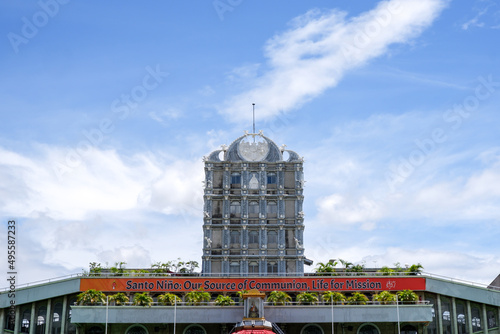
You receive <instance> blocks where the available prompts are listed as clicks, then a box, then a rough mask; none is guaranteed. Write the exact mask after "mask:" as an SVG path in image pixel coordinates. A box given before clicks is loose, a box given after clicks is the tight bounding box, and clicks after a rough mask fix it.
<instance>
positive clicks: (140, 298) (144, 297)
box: [133, 292, 153, 307]
mask: <svg viewBox="0 0 500 334" xmlns="http://www.w3.org/2000/svg"><path fill="white" fill-rule="evenodd" d="M152 303H153V298H152V297H151V296H150V295H148V293H147V292H137V293H136V294H134V301H133V304H134V305H136V306H147V307H151V304H152Z"/></svg>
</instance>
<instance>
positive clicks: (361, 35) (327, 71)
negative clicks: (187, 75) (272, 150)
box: [220, 0, 447, 121]
mask: <svg viewBox="0 0 500 334" xmlns="http://www.w3.org/2000/svg"><path fill="white" fill-rule="evenodd" d="M446 3H447V1H444V0H423V1H422V0H407V1H400V0H391V1H383V2H381V3H379V4H378V5H377V7H375V8H374V9H373V10H371V11H368V12H366V13H363V14H361V15H359V16H358V17H353V18H348V17H347V13H345V12H341V11H338V10H331V11H320V10H311V11H309V12H307V13H306V14H304V15H302V16H299V17H297V18H295V19H294V20H292V21H291V23H290V24H291V26H292V27H291V28H290V29H289V30H288V31H285V32H283V33H281V34H278V35H276V36H274V37H273V38H272V39H270V40H269V41H268V42H267V44H266V46H265V56H266V58H267V59H268V60H267V64H266V65H267V69H266V70H263V72H262V73H263V74H261V75H260V76H257V77H256V78H254V79H253V80H252V81H251V83H250V87H249V88H248V89H247V90H246V91H245V92H243V93H241V94H238V95H236V96H234V97H232V98H230V99H228V100H227V101H225V103H224V104H223V105H222V106H221V108H220V111H221V112H222V113H225V114H228V115H230V116H232V117H231V119H234V120H236V121H238V120H248V119H249V118H250V115H249V113H248V112H247V109H248V105H250V104H251V103H257V104H258V105H259V117H261V118H262V119H266V118H271V117H273V116H276V115H277V114H278V113H279V112H281V111H290V110H293V109H296V108H298V107H300V106H301V105H303V104H304V103H306V102H307V101H309V100H310V99H312V98H314V97H316V96H318V95H320V94H321V93H323V92H324V91H325V90H326V89H328V88H330V87H333V86H335V85H336V84H337V83H338V82H339V80H340V79H341V78H342V77H343V76H344V75H345V73H346V72H347V71H348V70H350V69H353V68H356V67H358V66H361V65H363V64H365V63H366V62H367V61H369V60H371V59H373V58H375V57H378V56H381V55H383V54H384V53H386V52H387V50H388V47H389V46H390V45H392V44H394V43H405V42H407V41H409V40H411V39H412V38H414V37H416V36H418V35H419V34H420V33H421V32H422V31H423V30H424V29H425V28H427V27H428V26H429V25H430V24H431V23H432V22H433V20H434V19H435V18H436V17H437V16H438V14H439V13H440V12H441V10H442V9H443V8H444V7H445V5H446ZM245 68H247V69H248V68H252V67H248V66H247V67H245Z"/></svg>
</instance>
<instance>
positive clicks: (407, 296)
mask: <svg viewBox="0 0 500 334" xmlns="http://www.w3.org/2000/svg"><path fill="white" fill-rule="evenodd" d="M398 300H399V301H401V302H403V303H408V304H416V302H417V301H418V295H417V294H416V293H415V292H413V291H412V290H403V291H398Z"/></svg>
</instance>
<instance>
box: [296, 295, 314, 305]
mask: <svg viewBox="0 0 500 334" xmlns="http://www.w3.org/2000/svg"><path fill="white" fill-rule="evenodd" d="M295 300H296V301H297V302H298V303H299V304H303V305H312V304H316V303H317V302H318V294H317V293H314V292H301V293H299V294H298V295H297V297H295Z"/></svg>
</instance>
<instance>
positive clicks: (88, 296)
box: [76, 289, 106, 305]
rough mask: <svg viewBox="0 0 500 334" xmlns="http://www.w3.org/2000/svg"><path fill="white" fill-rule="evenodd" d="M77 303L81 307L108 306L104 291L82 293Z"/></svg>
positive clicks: (92, 290)
mask: <svg viewBox="0 0 500 334" xmlns="http://www.w3.org/2000/svg"><path fill="white" fill-rule="evenodd" d="M76 301H77V303H78V304H79V305H97V304H106V295H105V294H104V293H103V292H102V291H97V290H94V289H89V290H87V291H84V292H81V293H80V294H79V295H78V297H77V300H76Z"/></svg>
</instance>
